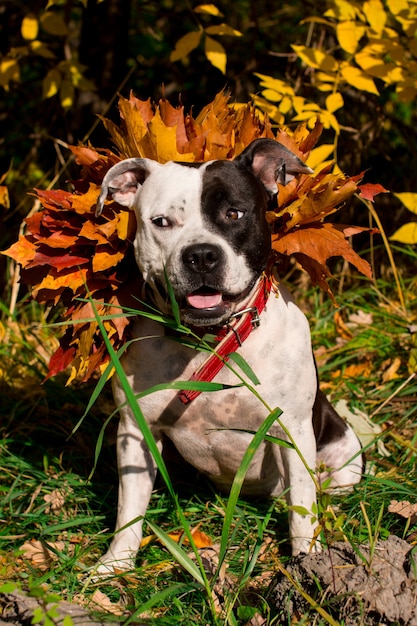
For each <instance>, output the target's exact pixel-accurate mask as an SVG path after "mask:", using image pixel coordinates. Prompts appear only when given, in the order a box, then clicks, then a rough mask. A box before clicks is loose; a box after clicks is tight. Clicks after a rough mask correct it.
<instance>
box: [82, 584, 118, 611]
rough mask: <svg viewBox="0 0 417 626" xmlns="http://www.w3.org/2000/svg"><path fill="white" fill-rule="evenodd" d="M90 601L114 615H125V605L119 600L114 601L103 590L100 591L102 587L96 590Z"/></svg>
mask: <svg viewBox="0 0 417 626" xmlns="http://www.w3.org/2000/svg"><path fill="white" fill-rule="evenodd" d="M90 603H93V604H95V605H96V607H97V608H99V609H100V610H102V611H106V612H107V613H111V614H112V615H123V613H124V608H123V606H122V605H121V604H119V603H117V602H112V601H111V600H110V598H109V597H108V596H107V595H106V594H105V593H103V591H100V589H96V590H95V592H94V593H93V595H92V596H91V602H90ZM90 603H89V604H90Z"/></svg>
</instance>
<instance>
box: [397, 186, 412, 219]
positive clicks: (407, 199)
mask: <svg viewBox="0 0 417 626" xmlns="http://www.w3.org/2000/svg"><path fill="white" fill-rule="evenodd" d="M394 196H395V197H396V198H398V200H400V201H401V202H402V203H403V205H404V206H405V207H406V208H407V209H408V210H409V211H411V213H415V214H416V215H417V193H411V192H408V191H405V192H403V193H394Z"/></svg>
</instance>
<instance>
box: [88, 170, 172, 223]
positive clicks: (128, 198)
mask: <svg viewBox="0 0 417 626" xmlns="http://www.w3.org/2000/svg"><path fill="white" fill-rule="evenodd" d="M158 167H160V164H159V163H157V162H156V161H152V160H151V159H138V158H134V159H125V160H124V161H120V163H116V165H113V167H111V168H110V169H109V171H108V172H107V174H106V175H105V177H104V178H103V182H102V183H101V192H100V196H99V199H98V201H97V207H96V217H97V216H98V215H100V214H101V212H102V210H103V207H104V202H105V200H106V199H107V196H108V195H109V194H110V195H111V196H112V198H113V200H115V201H116V202H118V203H119V204H122V205H123V206H128V207H129V208H131V207H132V206H133V203H134V200H135V196H136V192H137V191H138V189H139V187H140V186H141V185H142V184H143V183H144V181H145V179H146V178H147V177H148V176H149V174H150V173H151V172H152V170H154V169H156V168H158Z"/></svg>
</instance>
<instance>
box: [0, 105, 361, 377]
mask: <svg viewBox="0 0 417 626" xmlns="http://www.w3.org/2000/svg"><path fill="white" fill-rule="evenodd" d="M119 111H120V118H121V120H120V125H119V126H118V125H116V124H114V123H113V122H111V121H109V120H107V119H103V120H102V122H103V124H104V126H105V127H106V129H107V130H108V132H109V133H110V135H111V138H112V140H113V142H114V144H115V146H116V148H117V151H118V154H117V155H116V154H115V153H113V152H111V151H109V150H101V149H94V148H92V147H86V146H77V147H74V146H72V147H70V149H71V150H72V152H73V154H74V155H75V159H76V162H77V163H78V164H79V165H80V166H81V178H80V179H79V180H76V181H74V182H73V188H74V189H73V191H72V192H70V191H64V190H62V189H53V190H48V191H41V190H36V195H37V197H38V198H39V200H40V202H41V205H42V209H41V210H40V211H38V212H37V213H35V214H34V215H32V216H30V217H28V218H27V219H26V220H25V234H24V235H22V236H20V238H19V241H17V242H16V243H15V244H13V245H12V246H11V247H10V248H9V249H8V250H7V251H6V252H5V254H7V255H8V256H10V257H12V258H13V259H14V260H15V261H17V262H18V263H19V264H20V265H21V268H22V269H21V277H22V281H23V282H24V283H26V284H27V285H30V287H31V289H32V293H33V296H34V298H35V299H36V300H37V301H39V302H41V303H45V304H47V305H58V304H60V305H62V307H63V310H64V318H65V320H66V321H67V322H68V327H67V330H66V332H65V334H64V335H63V337H62V338H61V340H60V346H59V348H58V350H57V351H56V352H55V353H54V355H53V356H52V358H51V360H50V364H49V374H48V375H49V376H54V375H56V374H58V373H59V372H61V371H63V370H65V369H66V368H67V367H68V366H71V374H70V380H72V379H73V378H75V377H78V378H81V379H83V380H87V379H88V378H89V377H90V376H91V375H92V374H93V372H95V371H96V370H97V369H98V368H101V367H102V366H103V365H104V364H105V363H106V362H107V360H108V355H107V352H106V348H105V344H104V342H103V339H102V335H101V333H100V330H99V327H98V324H97V322H96V321H95V316H94V310H93V307H92V305H91V299H93V300H94V303H95V306H96V309H97V311H98V314H99V315H100V316H102V317H103V318H104V325H105V328H106V330H107V333H108V336H109V338H110V340H111V342H112V344H113V346H114V348H115V349H116V350H117V349H119V348H120V347H121V346H122V345H123V344H124V343H125V341H126V339H127V337H128V330H129V319H130V318H129V317H128V316H127V315H126V313H125V309H124V308H123V307H129V306H131V307H133V308H136V309H138V308H140V303H139V298H140V293H141V285H142V278H141V275H140V273H139V270H138V268H137V266H136V263H135V261H134V258H133V252H132V241H133V238H134V236H135V229H136V225H135V217H134V213H133V212H132V211H129V210H128V209H127V208H126V207H122V206H120V205H118V204H117V203H115V202H108V203H106V205H105V209H104V211H103V213H102V214H101V215H100V216H99V217H96V216H95V207H96V202H97V199H98V196H99V193H100V184H101V181H102V179H103V177H104V175H105V173H106V172H107V170H108V169H109V168H110V167H111V166H112V165H114V164H115V163H117V162H118V161H119V160H120V159H123V158H128V157H147V158H150V159H154V160H156V161H159V162H161V163H165V162H166V161H170V160H176V161H183V162H184V161H185V162H191V161H209V160H212V159H233V158H234V157H235V156H237V155H238V154H240V152H242V150H243V149H244V148H245V147H246V146H247V145H248V144H249V143H250V142H251V141H253V140H254V139H257V138H259V137H269V138H273V139H276V140H277V141H279V142H281V143H282V144H284V145H285V146H287V148H289V149H290V150H291V151H292V152H294V153H295V154H297V155H298V156H299V157H300V158H301V159H302V160H303V161H306V160H307V158H308V156H309V153H310V151H311V150H312V149H313V147H314V146H315V144H316V143H317V140H318V139H319V137H320V134H321V131H322V125H321V124H320V122H319V121H318V122H317V123H316V126H315V127H314V129H313V130H312V131H311V132H310V131H308V130H307V128H306V126H305V125H301V126H299V127H298V128H297V129H296V130H295V131H294V132H293V133H290V132H289V131H288V130H280V131H279V132H278V134H277V136H276V137H275V135H274V133H273V131H272V128H271V125H270V123H269V121H268V119H267V118H266V117H263V116H261V115H260V114H259V113H258V112H257V111H256V110H255V108H254V107H253V105H252V104H247V105H230V104H229V102H228V96H227V95H226V94H224V93H220V94H218V95H217V96H216V98H215V99H214V101H213V102H211V103H210V104H209V105H207V106H206V107H205V108H204V109H203V110H202V111H201V113H200V114H199V115H198V116H197V117H196V118H195V119H194V117H193V116H192V114H191V113H190V114H186V113H185V112H184V108H183V107H182V106H179V107H173V106H172V105H170V104H169V102H168V101H167V100H166V99H161V100H160V101H159V103H158V105H156V106H154V105H153V104H152V103H151V101H150V100H146V101H142V100H139V99H137V98H136V97H134V96H133V95H131V96H130V98H129V99H125V98H123V97H120V99H119ZM331 170H332V165H329V166H327V167H324V168H323V169H321V170H320V171H319V173H317V174H316V175H313V176H308V175H301V176H299V177H297V178H295V179H294V180H292V181H291V182H290V183H289V184H287V185H286V186H285V187H284V186H281V185H280V186H279V194H278V206H277V208H276V210H275V211H270V212H269V213H268V214H267V220H268V221H269V222H270V224H271V226H272V232H273V235H272V248H273V250H274V251H275V253H276V254H277V256H279V255H293V256H294V257H295V258H296V259H297V261H298V262H299V263H300V264H301V266H302V267H303V268H304V269H305V270H306V271H307V272H308V273H309V274H310V276H311V278H312V282H313V284H316V285H319V286H320V287H321V288H323V289H324V290H325V291H327V293H329V295H330V296H331V297H333V295H332V293H331V290H330V287H329V285H328V283H327V278H328V277H329V276H330V271H329V269H328V267H327V265H326V262H327V259H328V258H330V257H333V256H342V257H343V258H344V259H346V260H347V261H349V262H350V263H352V264H353V265H354V266H356V268H357V269H358V270H359V271H360V272H362V273H363V274H365V275H366V276H368V277H371V268H370V266H369V264H368V263H367V261H365V260H363V259H362V258H360V257H359V256H358V255H357V254H356V253H355V252H354V250H353V249H352V248H351V246H350V244H349V242H348V238H349V237H350V236H351V235H353V234H355V233H358V232H360V231H362V230H364V229H362V228H357V227H352V226H343V225H335V224H331V223H326V222H324V221H323V220H324V218H325V217H326V216H327V215H329V214H330V213H333V212H334V211H336V210H337V208H338V207H340V206H341V205H342V204H343V203H344V202H346V200H348V199H349V198H350V197H351V196H352V195H353V194H354V193H355V192H357V191H358V189H359V191H360V189H361V188H360V187H358V183H359V181H360V179H361V175H359V176H356V177H352V178H347V177H344V176H343V175H341V174H334V173H331ZM363 189H364V188H363ZM367 191H368V193H369V189H368V190H367ZM89 300H90V301H89Z"/></svg>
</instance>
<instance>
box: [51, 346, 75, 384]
mask: <svg viewBox="0 0 417 626" xmlns="http://www.w3.org/2000/svg"><path fill="white" fill-rule="evenodd" d="M62 344H63V341H62V340H61V345H60V346H59V348H58V350H57V351H56V352H54V354H53V355H52V356H51V359H50V361H49V368H48V375H47V377H46V379H45V380H48V378H51V377H52V376H56V375H57V374H59V373H60V372H63V371H64V370H65V369H66V368H67V367H68V365H69V364H70V363H71V361H72V360H73V359H74V357H75V355H76V350H75V348H74V347H71V346H70V347H69V348H63V346H62Z"/></svg>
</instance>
